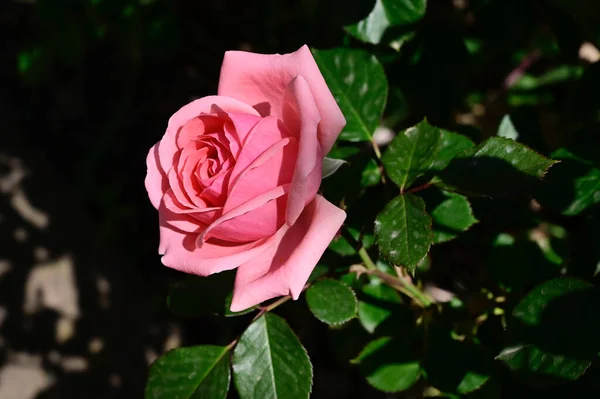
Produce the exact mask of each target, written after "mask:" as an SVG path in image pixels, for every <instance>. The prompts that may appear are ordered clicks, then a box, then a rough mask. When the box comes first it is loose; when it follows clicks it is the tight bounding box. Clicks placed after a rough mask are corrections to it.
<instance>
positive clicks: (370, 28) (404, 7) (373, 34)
mask: <svg viewBox="0 0 600 399" xmlns="http://www.w3.org/2000/svg"><path fill="white" fill-rule="evenodd" d="M425 8H426V1H425V0H376V2H375V7H374V8H373V10H372V11H371V13H370V14H369V15H368V16H367V17H366V18H365V19H363V20H362V21H360V22H358V23H357V24H355V25H350V26H346V27H345V29H346V31H347V32H348V33H349V34H351V35H352V36H354V37H355V38H357V39H359V40H362V41H364V42H367V43H371V44H378V43H379V42H380V41H381V38H382V37H383V34H384V33H385V31H386V30H387V29H388V28H391V27H400V26H404V25H410V24H413V23H415V22H417V21H419V20H420V19H421V18H423V16H424V15H425Z"/></svg>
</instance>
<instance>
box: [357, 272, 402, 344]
mask: <svg viewBox="0 0 600 399" xmlns="http://www.w3.org/2000/svg"><path fill="white" fill-rule="evenodd" d="M401 303H402V299H401V298H400V295H399V294H398V291H396V290H395V289H393V288H391V287H390V286H388V285H385V284H383V283H382V282H381V281H379V280H375V279H373V280H372V281H371V282H370V283H369V284H366V285H364V286H363V287H362V295H361V296H360V300H359V302H358V320H359V321H360V323H361V324H362V326H363V327H364V329H365V330H367V331H368V332H370V333H374V332H375V330H376V329H377V327H379V326H380V325H381V324H382V323H384V322H385V321H386V320H389V319H390V318H392V317H393V315H394V311H395V310H396V309H397V308H398V307H399V305H400V304H401Z"/></svg>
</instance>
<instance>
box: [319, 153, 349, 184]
mask: <svg viewBox="0 0 600 399" xmlns="http://www.w3.org/2000/svg"><path fill="white" fill-rule="evenodd" d="M347 164H348V161H344V160H343V159H335V158H327V157H325V158H323V171H322V173H321V178H323V179H324V178H326V177H329V176H331V175H332V174H334V173H335V172H336V171H337V170H338V169H339V168H340V167H341V166H342V165H347Z"/></svg>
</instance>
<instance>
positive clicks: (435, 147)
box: [383, 121, 473, 191]
mask: <svg viewBox="0 0 600 399" xmlns="http://www.w3.org/2000/svg"><path fill="white" fill-rule="evenodd" d="M472 146H473V142H471V140H469V139H468V138H466V137H465V136H462V135H459V134H456V133H452V132H448V131H445V130H442V129H439V128H437V127H434V126H431V125H430V124H429V123H427V121H422V122H421V123H419V124H418V125H416V126H413V127H411V128H408V129H406V130H405V131H403V132H400V133H399V134H398V135H397V136H396V137H395V138H394V140H392V142H391V143H390V145H389V147H388V149H387V151H386V152H385V154H384V155H383V164H384V166H385V170H386V172H387V173H388V175H389V176H390V178H391V179H392V180H393V181H394V183H396V184H397V185H398V186H399V187H400V190H402V191H404V190H405V189H407V188H408V187H410V185H411V184H412V183H413V182H414V181H415V179H416V178H418V177H419V176H422V175H424V174H426V173H429V172H435V171H439V170H441V169H443V168H444V167H445V166H446V165H447V164H448V162H450V160H451V159H452V158H453V157H454V156H456V155H457V154H458V153H460V152H462V151H463V150H465V149H467V148H470V147H472Z"/></svg>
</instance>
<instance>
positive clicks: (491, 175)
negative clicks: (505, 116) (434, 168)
mask: <svg viewBox="0 0 600 399" xmlns="http://www.w3.org/2000/svg"><path fill="white" fill-rule="evenodd" d="M554 163H556V161H553V160H551V159H548V158H546V157H544V156H542V155H540V154H538V153H536V152H535V151H533V150H532V149H530V148H528V147H527V146H525V145H523V144H520V143H517V142H516V141H513V140H510V139H505V138H502V137H490V138H489V139H487V140H486V141H484V142H483V143H481V144H480V145H479V146H477V147H476V148H474V149H471V150H467V151H465V152H463V153H461V154H460V155H458V156H457V157H456V158H454V159H453V160H452V162H450V164H449V165H448V167H447V168H446V169H444V170H443V171H442V172H441V173H440V174H439V175H438V177H437V178H436V179H435V180H434V182H435V183H436V184H438V185H439V186H440V187H441V188H443V189H446V190H449V191H458V192H461V193H464V194H471V195H482V196H490V197H504V196H508V195H513V194H521V193H522V192H523V191H526V190H530V189H531V188H533V187H534V186H535V184H536V183H539V180H540V179H541V178H542V177H543V176H544V175H545V174H546V171H547V170H548V168H549V167H550V166H552V165H553V164H554Z"/></svg>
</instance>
